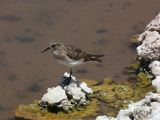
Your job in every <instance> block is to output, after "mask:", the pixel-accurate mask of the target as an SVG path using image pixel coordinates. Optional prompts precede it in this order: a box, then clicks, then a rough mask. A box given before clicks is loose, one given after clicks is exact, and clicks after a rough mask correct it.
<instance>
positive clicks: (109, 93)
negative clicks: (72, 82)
mask: <svg viewBox="0 0 160 120" xmlns="http://www.w3.org/2000/svg"><path fill="white" fill-rule="evenodd" d="M81 81H84V82H86V83H87V84H88V85H89V87H91V88H92V89H93V92H94V94H93V95H92V96H90V97H92V100H91V103H90V104H89V105H88V106H86V107H82V108H79V109H78V110H77V109H76V110H73V111H71V112H69V113H64V112H62V111H59V112H57V113H55V112H48V111H47V110H46V109H42V108H41V107H40V106H39V105H38V102H34V103H33V104H30V105H20V106H19V107H18V109H17V110H16V112H15V115H16V117H18V118H25V119H31V120H75V119H78V120H83V118H84V117H88V116H95V115H97V112H101V111H103V113H104V112H105V113H106V114H107V115H108V116H116V114H117V112H118V111H119V110H120V109H122V108H126V107H127V106H128V104H129V103H130V101H138V100H140V99H142V98H143V97H144V96H145V95H146V93H147V92H150V91H154V89H153V87H152V86H151V84H148V85H147V86H146V85H145V86H146V87H141V86H139V85H132V83H129V82H126V83H123V84H122V83H118V84H117V83H114V82H113V81H112V79H111V78H105V79H104V82H103V84H100V85H96V84H97V82H96V81H95V80H87V79H81ZM143 83H145V82H141V84H143ZM101 101H102V102H101ZM99 104H103V105H102V107H101V108H100V105H99Z"/></svg>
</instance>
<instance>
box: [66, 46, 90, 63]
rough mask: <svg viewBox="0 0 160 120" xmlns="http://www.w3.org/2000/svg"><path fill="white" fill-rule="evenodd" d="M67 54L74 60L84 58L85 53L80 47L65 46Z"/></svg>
mask: <svg viewBox="0 0 160 120" xmlns="http://www.w3.org/2000/svg"><path fill="white" fill-rule="evenodd" d="M66 53H67V56H68V57H69V58H71V59H74V60H85V59H86V57H87V55H86V53H85V52H83V51H82V50H81V49H79V48H76V47H74V46H68V47H67V52H66Z"/></svg>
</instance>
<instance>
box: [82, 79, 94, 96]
mask: <svg viewBox="0 0 160 120" xmlns="http://www.w3.org/2000/svg"><path fill="white" fill-rule="evenodd" d="M79 87H80V88H82V90H83V91H85V92H86V93H88V94H92V93H93V91H92V89H91V88H89V87H88V86H87V84H86V83H85V82H82V83H81V84H80V85H79Z"/></svg>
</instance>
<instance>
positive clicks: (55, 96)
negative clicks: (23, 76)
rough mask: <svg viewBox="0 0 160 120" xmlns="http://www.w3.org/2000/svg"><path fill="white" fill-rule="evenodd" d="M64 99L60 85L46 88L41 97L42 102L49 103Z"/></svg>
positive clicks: (63, 91)
mask: <svg viewBox="0 0 160 120" xmlns="http://www.w3.org/2000/svg"><path fill="white" fill-rule="evenodd" d="M66 99H67V96H66V93H65V90H64V89H62V87H61V86H57V87H52V88H48V90H47V93H46V94H44V95H43V97H42V101H43V102H48V103H49V104H51V105H53V104H55V103H58V102H60V101H62V100H66Z"/></svg>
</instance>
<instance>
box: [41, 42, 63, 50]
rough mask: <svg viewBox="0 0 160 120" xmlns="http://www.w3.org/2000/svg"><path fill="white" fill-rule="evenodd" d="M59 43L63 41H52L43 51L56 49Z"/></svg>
mask: <svg viewBox="0 0 160 120" xmlns="http://www.w3.org/2000/svg"><path fill="white" fill-rule="evenodd" d="M59 45H61V43H58V42H54V41H51V42H50V44H49V47H47V48H46V49H44V50H43V51H42V52H41V53H44V52H46V51H48V50H50V49H52V50H55V48H56V47H57V46H59Z"/></svg>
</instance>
